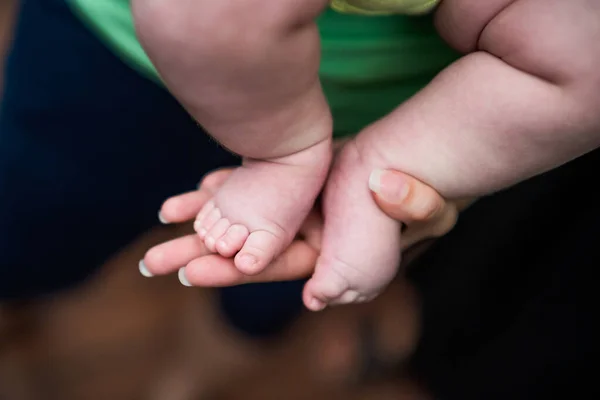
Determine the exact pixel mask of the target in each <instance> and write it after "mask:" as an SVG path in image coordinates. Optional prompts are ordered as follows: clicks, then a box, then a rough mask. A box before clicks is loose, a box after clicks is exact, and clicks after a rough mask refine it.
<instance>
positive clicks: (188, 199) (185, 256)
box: [140, 169, 471, 287]
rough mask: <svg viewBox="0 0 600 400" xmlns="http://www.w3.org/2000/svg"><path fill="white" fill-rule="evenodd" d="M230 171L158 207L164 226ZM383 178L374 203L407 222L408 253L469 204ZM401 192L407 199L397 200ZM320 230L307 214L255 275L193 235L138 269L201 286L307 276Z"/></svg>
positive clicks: (159, 249)
mask: <svg viewBox="0 0 600 400" xmlns="http://www.w3.org/2000/svg"><path fill="white" fill-rule="evenodd" d="M232 171H233V170H232V169H223V170H218V171H215V172H212V173H210V174H208V175H207V176H206V177H205V178H204V179H203V180H202V182H201V185H200V187H199V189H198V190H195V191H192V192H188V193H184V194H181V195H178V196H174V197H171V198H170V199H168V200H167V201H165V202H164V204H163V206H162V207H161V210H160V219H161V220H162V221H163V222H164V223H168V224H175V223H184V222H188V221H190V220H192V219H194V218H195V217H196V214H198V212H199V211H200V209H202V207H203V206H204V205H205V204H206V202H207V201H209V200H210V199H211V198H212V196H213V195H214V193H215V192H216V191H217V190H218V189H219V188H220V187H221V186H222V185H223V183H224V182H225V181H226V180H227V178H228V177H229V175H230V174H231V173H232ZM382 177H383V179H382V180H383V185H381V186H380V187H379V190H378V192H374V193H373V199H374V201H375V202H376V203H377V205H378V206H379V207H380V208H381V210H382V211H383V212H385V213H386V214H387V215H388V216H389V217H390V218H393V219H396V220H398V221H404V222H405V224H406V229H405V231H404V233H403V241H402V248H403V249H406V250H409V249H410V248H411V247H412V246H413V245H415V244H417V243H419V242H421V241H423V240H426V239H431V238H436V237H440V236H443V235H445V234H446V233H447V232H449V231H450V230H451V229H452V228H453V227H454V224H455V223H456V220H457V215H458V212H459V211H461V210H463V209H464V208H466V207H467V206H468V204H470V202H471V201H458V202H449V201H445V200H444V199H443V198H442V197H441V196H440V195H439V193H437V192H436V191H435V190H433V189H432V188H430V187H429V186H427V185H425V184H423V183H422V182H420V181H418V180H417V179H415V178H413V177H410V176H408V175H406V174H403V173H401V172H397V171H386V172H385V173H384V174H383V176H382ZM399 193H406V194H407V195H404V196H398V194H399ZM322 230H323V221H322V218H321V217H320V215H319V214H318V212H316V211H314V212H311V213H310V214H309V216H308V218H307V219H306V220H305V221H304V223H303V225H302V227H301V228H300V231H299V235H298V237H296V238H295V240H294V241H293V243H292V245H290V246H289V247H288V248H287V249H285V250H284V252H283V253H282V254H281V255H280V257H278V258H277V259H275V260H274V261H273V262H272V263H271V264H270V265H269V266H267V268H265V269H264V270H263V271H262V272H260V273H258V274H256V275H246V274H243V273H241V272H240V271H239V270H238V269H237V268H236V267H235V265H234V263H233V260H232V259H231V258H225V257H223V256H221V255H219V254H214V253H213V252H211V251H210V250H208V249H207V248H206V246H205V244H204V242H203V241H202V240H200V239H199V238H198V236H197V235H195V234H191V235H187V236H182V237H178V238H176V239H173V240H171V241H169V242H166V243H162V244H160V245H157V246H155V247H153V248H152V249H150V250H148V252H147V253H146V256H145V257H144V260H143V261H141V262H140V270H141V272H142V274H143V275H146V276H152V275H165V274H171V273H173V272H176V271H178V270H179V277H180V279H181V281H182V283H184V284H185V285H192V286H202V287H222V286H233V285H239V284H245V283H253V282H276V281H288V280H296V279H302V278H307V277H309V276H311V275H312V274H313V272H314V269H315V263H316V260H317V258H318V255H319V251H320V249H321V238H322Z"/></svg>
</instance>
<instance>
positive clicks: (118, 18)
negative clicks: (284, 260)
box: [68, 0, 457, 135]
mask: <svg viewBox="0 0 600 400" xmlns="http://www.w3.org/2000/svg"><path fill="white" fill-rule="evenodd" d="M68 1H69V2H70V4H71V5H72V7H73V9H74V11H75V13H76V15H78V16H80V17H81V18H82V20H83V21H84V22H85V23H86V24H87V25H88V26H89V27H90V28H91V29H92V30H94V31H95V32H96V33H97V34H98V35H99V37H100V38H101V39H102V40H103V41H104V42H105V43H106V44H107V45H108V46H109V47H110V48H111V49H112V50H113V51H114V52H115V53H116V54H117V55H119V56H120V57H121V58H122V59H123V60H124V61H125V62H126V63H128V64H129V65H130V66H131V67H132V68H134V69H136V70H137V71H139V72H140V73H142V74H144V75H145V76H147V77H148V78H150V79H152V80H154V81H156V82H159V83H160V78H159V76H158V74H157V72H156V70H155V69H154V67H153V66H152V63H151V62H150V60H149V59H148V57H147V56H146V55H145V53H144V51H143V49H142V48H141V46H140V44H139V43H138V41H137V39H136V36H135V30H134V27H133V19H132V16H131V9H130V4H129V0H68ZM318 22H319V28H320V31H321V38H322V54H323V55H322V61H321V81H322V84H323V89H324V91H325V94H326V95H327V99H328V101H329V103H330V106H331V109H332V112H333V117H334V125H335V132H336V134H337V135H348V134H354V133H356V132H358V131H359V130H360V129H362V128H363V127H365V126H366V125H368V124H370V123H372V122H374V121H376V120H377V119H379V118H381V117H382V116H384V115H385V114H387V113H388V112H390V111H391V110H393V109H394V108H395V107H396V106H397V105H398V104H400V103H402V102H403V101H405V100H406V99H408V98H409V97H410V96H412V95H413V94H415V93H416V92H417V91H418V90H419V89H421V88H422V87H423V86H424V85H426V84H427V82H429V81H430V80H431V79H432V78H433V77H434V76H435V75H436V74H437V73H438V72H439V71H440V70H441V69H443V68H444V67H445V66H447V65H448V64H449V63H451V62H452V61H454V60H455V59H456V58H457V54H456V53H455V52H454V51H452V50H451V49H450V48H448V47H447V46H446V45H445V44H444V43H443V42H442V40H441V39H440V38H439V37H438V35H437V34H436V32H435V29H434V27H433V23H432V19H431V17H430V16H425V17H405V16H378V17H366V16H357V15H345V14H340V13H337V12H334V11H332V10H328V11H326V12H325V13H324V14H323V15H322V16H321V18H320V19H319V21H318Z"/></svg>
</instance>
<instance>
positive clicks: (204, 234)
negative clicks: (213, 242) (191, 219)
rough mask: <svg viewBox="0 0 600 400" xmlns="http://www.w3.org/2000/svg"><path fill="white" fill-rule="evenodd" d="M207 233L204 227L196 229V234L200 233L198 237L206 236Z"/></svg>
mask: <svg viewBox="0 0 600 400" xmlns="http://www.w3.org/2000/svg"><path fill="white" fill-rule="evenodd" d="M207 233H208V231H207V230H206V229H204V228H200V230H199V231H198V235H200V237H204V236H206V234H207Z"/></svg>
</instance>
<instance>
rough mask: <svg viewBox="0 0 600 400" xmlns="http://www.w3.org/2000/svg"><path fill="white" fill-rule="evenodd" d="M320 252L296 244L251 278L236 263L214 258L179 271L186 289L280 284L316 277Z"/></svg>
mask: <svg viewBox="0 0 600 400" xmlns="http://www.w3.org/2000/svg"><path fill="white" fill-rule="evenodd" d="M317 256H318V253H317V251H316V250H315V249H314V248H312V247H311V246H310V245H308V244H307V243H306V242H305V241H303V240H296V241H294V242H293V243H292V244H291V245H290V246H289V247H288V248H287V249H286V251H285V252H284V253H283V254H281V256H279V257H278V258H277V259H275V260H274V261H273V262H272V263H271V264H270V265H269V266H268V267H267V268H266V269H265V270H264V271H263V272H261V273H260V274H257V275H252V276H248V275H245V274H243V273H241V272H240V271H239V270H238V269H237V268H236V267H235V265H234V263H233V260H232V259H229V258H224V257H222V256H220V255H218V254H210V255H206V256H202V257H199V258H197V259H195V260H193V261H191V262H190V263H189V264H187V266H186V267H185V268H182V269H181V270H180V271H179V279H180V281H181V283H182V284H184V285H186V286H199V287H225V286H235V285H241V284H246V283H258V282H279V281H290V280H296V279H302V278H306V277H308V276H310V274H312V273H313V271H314V268H315V264H316V261H317Z"/></svg>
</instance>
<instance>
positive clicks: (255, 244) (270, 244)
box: [235, 231, 283, 275]
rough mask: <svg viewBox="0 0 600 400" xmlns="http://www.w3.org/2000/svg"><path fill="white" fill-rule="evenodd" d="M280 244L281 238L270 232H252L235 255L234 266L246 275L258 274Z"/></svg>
mask: <svg viewBox="0 0 600 400" xmlns="http://www.w3.org/2000/svg"><path fill="white" fill-rule="evenodd" d="M282 244H283V239H281V238H279V237H277V236H275V235H274V234H272V233H271V232H268V231H255V232H252V233H250V235H249V236H248V239H246V241H245V243H244V246H243V247H242V249H241V250H240V252H239V253H238V254H237V255H236V257H235V266H236V267H237V268H238V269H239V270H240V272H242V273H244V274H246V275H255V274H258V273H260V272H261V271H262V270H264V269H265V267H266V266H267V265H269V264H270V263H271V261H273V259H274V258H275V256H276V254H277V252H278V251H279V249H280V248H281V246H282Z"/></svg>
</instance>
